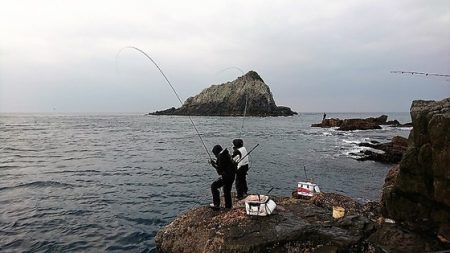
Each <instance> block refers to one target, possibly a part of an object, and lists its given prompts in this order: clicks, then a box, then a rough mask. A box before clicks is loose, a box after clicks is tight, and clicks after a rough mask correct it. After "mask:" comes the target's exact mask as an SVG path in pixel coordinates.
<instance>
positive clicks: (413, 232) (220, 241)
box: [155, 98, 450, 253]
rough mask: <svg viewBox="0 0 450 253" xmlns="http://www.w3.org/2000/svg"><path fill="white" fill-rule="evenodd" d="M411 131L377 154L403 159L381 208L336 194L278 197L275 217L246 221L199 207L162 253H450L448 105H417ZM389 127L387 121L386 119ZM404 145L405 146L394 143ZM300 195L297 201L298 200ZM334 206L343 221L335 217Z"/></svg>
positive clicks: (163, 241) (180, 222)
mask: <svg viewBox="0 0 450 253" xmlns="http://www.w3.org/2000/svg"><path fill="white" fill-rule="evenodd" d="M411 118H412V124H413V129H412V131H411V133H410V136H409V138H408V141H407V142H406V143H407V144H408V145H407V148H406V151H405V150H404V149H405V147H404V144H405V140H403V139H399V138H394V139H395V140H393V142H392V144H376V143H371V144H370V145H376V146H377V147H378V148H384V149H386V150H389V149H392V150H394V151H398V150H401V151H402V152H404V155H403V157H402V158H401V161H400V163H399V164H398V165H397V166H394V167H393V168H392V169H391V170H390V171H389V173H388V175H387V176H386V179H385V184H384V186H383V193H382V197H381V200H380V201H379V202H369V203H367V204H364V205H363V204H361V203H358V202H356V201H354V200H352V199H351V198H349V197H346V196H342V195H339V194H335V193H321V194H319V195H316V196H315V197H313V198H312V199H310V200H301V199H297V198H294V197H277V196H272V199H273V200H274V201H275V202H276V203H277V205H278V206H277V208H276V209H275V210H276V212H275V213H274V214H272V215H271V216H267V217H255V216H247V215H246V213H245V209H244V207H243V204H244V203H243V202H242V201H241V202H238V201H236V200H235V199H234V207H233V209H231V210H225V209H222V210H220V211H213V210H211V209H209V208H207V207H199V208H195V209H192V210H189V211H187V212H186V213H184V214H181V215H180V216H178V217H177V218H176V219H175V220H174V221H172V222H171V223H170V224H168V225H167V226H165V227H163V228H162V229H161V230H160V231H159V232H158V233H157V235H156V237H155V242H156V245H157V249H158V250H159V251H160V252H162V253H172V252H367V253H369V252H370V253H382V252H405V253H406V252H435V251H442V252H444V250H450V98H447V99H444V100H442V101H438V102H436V101H414V102H413V103H412V106H411ZM384 121H386V120H384ZM395 143H397V144H398V143H401V144H398V145H397V144H395ZM294 196H295V195H294ZM334 206H339V207H343V208H345V216H344V217H342V218H339V219H334V218H333V217H332V209H333V207H334Z"/></svg>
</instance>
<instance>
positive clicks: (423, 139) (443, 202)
mask: <svg viewBox="0 0 450 253" xmlns="http://www.w3.org/2000/svg"><path fill="white" fill-rule="evenodd" d="M411 118H412V124H413V130H412V131H411V133H410V136H409V139H408V141H409V146H408V149H407V151H406V153H405V154H404V156H403V159H402V160H401V162H400V165H399V167H398V168H395V169H393V170H392V171H391V172H390V175H389V177H388V179H389V180H387V181H386V185H385V186H384V189H383V197H382V203H383V212H384V214H385V215H386V216H388V217H391V218H393V219H395V220H396V221H399V222H403V223H405V224H406V225H408V226H409V227H411V228H412V229H415V230H418V231H423V232H426V233H428V234H431V235H437V236H439V238H441V240H442V241H445V240H448V241H450V228H449V225H450V98H447V99H444V100H442V101H438V102H435V101H414V102H413V103H412V106H411Z"/></svg>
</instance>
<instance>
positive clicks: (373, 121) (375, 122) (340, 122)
mask: <svg viewBox="0 0 450 253" xmlns="http://www.w3.org/2000/svg"><path fill="white" fill-rule="evenodd" d="M387 118H388V116H387V115H381V116H380V117H377V118H372V117H370V118H366V119H339V118H336V119H334V118H331V119H323V120H322V122H321V123H317V124H312V125H311V127H322V128H328V127H339V128H338V129H337V130H341V131H352V130H370V129H381V125H390V126H394V127H402V126H404V127H409V126H411V125H410V123H406V124H403V125H402V124H400V122H398V121H397V120H392V121H387Z"/></svg>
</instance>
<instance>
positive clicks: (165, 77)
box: [116, 46, 212, 160]
mask: <svg viewBox="0 0 450 253" xmlns="http://www.w3.org/2000/svg"><path fill="white" fill-rule="evenodd" d="M125 49H134V50H136V51H138V52H140V53H142V54H143V55H144V56H145V57H147V59H149V60H150V61H151V62H152V63H153V64H154V65H155V66H156V68H158V70H159V72H160V73H161V74H162V76H163V77H164V79H165V80H166V82H167V84H168V85H169V86H170V88H172V91H173V93H175V96H176V97H177V99H178V101H180V104H181V106H183V101H182V100H181V98H180V96H179V95H178V93H177V91H176V90H175V88H174V87H173V85H172V83H170V81H169V79H168V78H167V76H166V75H165V74H164V72H163V71H162V69H161V68H160V67H159V66H158V64H156V62H155V61H154V60H153V59H152V57H150V56H149V55H148V54H147V53H145V52H144V51H143V50H141V49H139V48H137V47H134V46H128V47H123V48H121V49H120V50H119V52H118V53H117V55H116V59H117V57H118V56H119V55H120V53H121V52H122V51H123V50H125ZM187 116H188V117H189V120H190V121H191V124H192V126H193V127H194V129H195V132H196V133H197V136H198V138H200V141H201V142H202V144H203V147H204V148H205V151H206V153H207V154H208V156H209V159H210V160H212V157H211V154H210V153H209V151H208V148H206V145H205V142H204V141H203V138H202V136H201V135H200V133H199V131H198V129H197V126H196V125H195V124H194V121H193V120H192V118H191V115H189V114H187Z"/></svg>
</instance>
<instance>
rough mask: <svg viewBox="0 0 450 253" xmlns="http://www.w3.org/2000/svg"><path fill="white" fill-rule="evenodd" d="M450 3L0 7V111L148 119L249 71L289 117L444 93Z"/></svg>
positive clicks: (401, 106)
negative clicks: (138, 115)
mask: <svg viewBox="0 0 450 253" xmlns="http://www.w3.org/2000/svg"><path fill="white" fill-rule="evenodd" d="M449 27H450V2H449V1H448V0H442V1H438V0H433V1H423V0H420V1H419V0H417V1H414V0H411V1H406V0H396V1H392V0H378V1H365V0H364V1H363V0H343V1H320V0H319V1H318V0H315V1H301V0H297V1H149V0H145V1H133V0H128V1H84V0H81V1H80V0H78V1H61V0H54V1H50V0H40V1H31V0H30V1H21V0H14V1H13V0H10V1H1V2H0V112H52V111H56V112H148V111H155V110H160V109H166V108H168V107H171V106H179V102H178V101H177V99H176V97H175V96H174V94H173V93H172V92H171V90H170V88H169V87H168V86H167V84H166V83H165V82H164V79H163V77H162V76H161V75H160V74H159V72H158V70H157V69H156V68H155V67H154V66H153V65H151V63H150V62H149V61H148V60H147V59H145V58H144V57H143V56H142V55H139V54H138V53H136V52H135V51H132V50H125V51H123V52H122V54H121V55H120V57H119V61H118V69H119V72H117V71H116V66H115V57H116V54H117V52H118V51H119V50H120V49H121V48H122V47H124V46H129V45H133V46H136V47H139V48H141V49H143V50H144V51H146V52H147V53H149V54H150V55H151V57H153V58H154V59H155V60H156V61H157V62H158V64H159V65H160V67H161V68H162V69H163V70H164V72H165V73H166V75H167V76H168V78H169V79H170V80H171V82H172V83H173V85H174V86H175V89H176V90H177V91H178V93H179V94H180V95H181V97H182V99H183V100H184V99H186V98H188V97H189V96H193V95H196V94H198V93H199V92H200V91H201V90H202V89H204V88H207V87H209V86H210V85H211V84H218V83H222V82H225V81H231V80H233V79H235V78H236V77H237V76H239V75H240V73H239V72H238V71H237V70H234V69H230V70H227V71H224V72H220V70H223V69H226V68H229V67H232V66H237V67H239V68H241V69H243V70H244V71H245V72H246V71H249V70H255V71H257V72H258V73H259V74H260V75H261V77H262V78H263V79H264V81H265V82H266V83H267V84H268V85H269V86H270V88H271V90H272V93H273V95H274V98H275V101H276V103H277V104H278V105H285V106H289V107H291V108H292V109H293V110H295V111H299V112H308V111H318V112H322V111H326V112H333V111H340V112H342V111H356V112H360V111H373V112H380V111H408V110H409V106H410V104H411V101H412V100H414V99H433V100H439V99H442V98H445V97H449V96H450V81H447V79H446V78H433V77H423V76H408V75H396V74H391V73H389V72H390V71H391V70H409V71H423V72H430V73H443V74H449V72H450V29H449Z"/></svg>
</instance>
